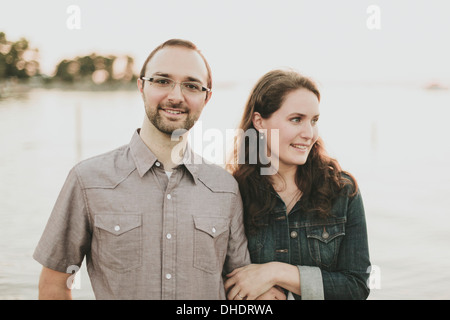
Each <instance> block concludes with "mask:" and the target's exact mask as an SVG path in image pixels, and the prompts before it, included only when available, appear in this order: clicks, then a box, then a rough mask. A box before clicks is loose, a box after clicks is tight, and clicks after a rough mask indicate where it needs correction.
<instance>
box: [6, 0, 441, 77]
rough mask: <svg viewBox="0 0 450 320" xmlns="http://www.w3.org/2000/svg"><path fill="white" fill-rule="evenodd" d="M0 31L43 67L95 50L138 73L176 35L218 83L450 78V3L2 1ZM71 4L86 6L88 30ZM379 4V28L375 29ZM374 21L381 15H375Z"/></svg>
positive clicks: (82, 14) (434, 0) (83, 9)
mask: <svg viewBox="0 0 450 320" xmlns="http://www.w3.org/2000/svg"><path fill="white" fill-rule="evenodd" d="M0 4H1V5H0V31H3V32H5V33H6V36H7V38H8V40H11V41H16V40H18V39H19V38H20V37H25V38H27V39H28V40H29V41H30V44H31V47H36V48H38V49H39V50H40V56H41V57H40V64H41V70H42V71H43V72H44V73H48V74H50V73H52V72H53V70H54V67H55V66H56V64H57V63H58V62H59V61H60V60H62V59H63V58H74V57H76V56H77V55H87V54H90V53H91V52H98V53H100V54H116V55H120V54H128V55H131V56H133V57H134V58H135V62H136V72H137V71H138V70H139V69H140V67H141V65H142V63H143V62H144V60H145V58H146V57H147V55H148V54H149V52H150V51H151V50H152V49H153V48H154V47H156V46H157V45H159V44H160V43H162V42H164V41H165V40H167V39H170V38H184V39H188V40H191V41H193V42H194V43H195V44H197V46H198V47H199V48H200V49H201V50H202V51H203V53H204V54H205V56H206V58H207V59H208V61H209V62H210V64H211V67H212V70H213V77H214V79H215V80H218V81H229V80H233V79H252V80H253V79H256V78H259V76H261V75H262V74H264V73H265V72H267V71H269V70H271V69H273V68H277V67H292V68H295V69H297V70H298V71H300V72H303V73H305V74H307V75H309V76H313V77H314V78H316V79H318V80H320V81H328V80H334V81H336V80H337V81H341V80H342V81H376V82H404V81H406V82H416V83H426V82H429V81H440V82H443V83H444V84H447V85H449V84H450V61H449V57H450V40H449V39H450V19H449V18H448V16H449V14H450V1H448V0H395V1H393V0H383V1H381V0H370V1H368V0H344V1H334V0H322V1H320V0H319V1H300V0H292V1H287V0H281V1H267V0H258V1H256V0H208V1H207V0H194V1H178V0H171V1H162V0H161V1H138V0H128V1H112V0H108V1H106V0H95V1H88V0H83V1H81V0H70V1H68V0H58V1H54V0H40V1H31V0H27V1H10V0H8V1H5V0H0ZM70 5H76V6H78V8H79V9H80V11H79V13H80V14H79V18H80V20H79V21H80V29H69V28H68V27H67V21H68V20H69V19H70V21H72V22H73V21H74V20H73V19H72V18H73V16H71V13H67V9H68V7H69V6H70ZM370 5H376V6H377V7H378V8H379V16H378V18H379V19H378V22H379V26H380V29H373V30H370V29H369V28H368V27H367V21H368V19H370V18H371V17H373V13H368V12H367V9H368V7H369V6H370ZM372 21H373V20H372Z"/></svg>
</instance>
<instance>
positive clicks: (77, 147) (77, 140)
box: [75, 102, 82, 163]
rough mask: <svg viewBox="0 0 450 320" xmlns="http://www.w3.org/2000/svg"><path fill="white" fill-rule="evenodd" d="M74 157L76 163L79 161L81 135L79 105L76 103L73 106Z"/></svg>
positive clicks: (80, 155)
mask: <svg viewBox="0 0 450 320" xmlns="http://www.w3.org/2000/svg"><path fill="white" fill-rule="evenodd" d="M75 156H76V163H78V162H80V161H81V157H82V134H81V105H80V103H79V102H77V104H76V106H75Z"/></svg>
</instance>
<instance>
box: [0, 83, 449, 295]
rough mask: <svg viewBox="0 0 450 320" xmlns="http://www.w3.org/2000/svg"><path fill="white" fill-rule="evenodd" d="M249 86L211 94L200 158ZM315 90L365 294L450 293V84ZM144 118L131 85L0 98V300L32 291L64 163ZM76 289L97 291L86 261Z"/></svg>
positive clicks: (119, 140) (121, 140) (109, 142)
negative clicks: (355, 221)
mask: <svg viewBox="0 0 450 320" xmlns="http://www.w3.org/2000/svg"><path fill="white" fill-rule="evenodd" d="M251 86H252V84H237V85H235V86H230V87H223V88H217V89H216V90H215V92H214V95H213V99H212V100H211V101H210V103H209V104H208V105H207V106H206V108H205V110H204V112H203V114H202V117H201V119H200V120H201V121H202V122H201V129H202V130H198V129H199V128H200V126H198V125H196V127H195V128H196V129H197V131H196V132H195V135H194V136H195V139H197V140H195V141H196V142H197V143H196V144H195V145H194V149H196V150H197V151H198V152H205V155H208V154H209V153H208V152H206V151H207V150H209V149H208V145H211V141H212V140H210V139H209V140H208V137H209V136H208V133H211V132H212V133H216V134H217V132H222V133H223V138H224V139H225V136H226V134H225V131H226V130H227V129H234V128H235V127H236V125H237V124H238V122H239V118H240V115H241V112H242V107H243V105H244V104H245V100H246V98H247V93H248V92H249V90H250V89H251ZM322 95H323V99H322V103H321V113H322V115H321V120H320V122H319V125H320V131H321V135H322V136H323V137H324V140H325V142H326V145H327V148H328V150H329V152H330V154H331V155H332V156H334V157H336V158H337V159H338V160H339V161H340V163H341V165H342V166H343V168H344V169H346V170H348V171H350V172H351V173H352V174H354V175H355V176H356V178H357V179H358V182H359V184H360V187H361V191H362V194H363V198H364V202H365V208H366V215H367V223H368V232H369V245H370V254H371V261H372V263H373V264H374V265H375V267H376V268H375V273H374V275H373V280H374V281H373V283H372V286H373V287H374V289H372V292H371V295H370V296H369V299H450V289H448V287H449V284H450V250H449V249H448V248H449V244H450V240H449V237H448V232H449V231H450V230H449V229H450V227H449V225H450V209H449V208H450V197H449V185H450V172H449V170H448V169H447V168H448V163H449V162H450V145H449V144H448V143H447V142H446V139H447V138H448V137H450V126H449V125H448V124H447V119H449V118H450V92H448V91H426V90H423V89H421V88H416V87H402V86H381V85H380V86H363V85H338V84H326V85H323V88H322ZM143 116H144V112H143V107H142V102H141V98H140V96H139V94H138V93H137V92H134V91H119V92H71V91H57V90H43V89H35V90H33V91H31V92H29V93H28V94H25V95H23V96H21V97H19V98H16V99H8V100H3V101H1V100H0V147H1V153H0V299H36V298H37V294H38V293H37V284H38V279H39V273H40V270H41V266H40V265H39V264H38V263H37V262H36V261H34V260H33V259H32V257H31V256H32V254H33V251H34V248H35V246H36V244H37V242H38V240H39V238H40V236H41V233H42V231H43V228H44V226H45V224H46V222H47V219H48V216H49V214H50V211H51V210H52V207H53V205H54V202H55V200H56V197H57V195H58V193H59V191H60V188H61V186H62V184H63V182H64V180H65V178H66V176H67V173H68V171H69V170H70V168H71V167H72V166H73V165H74V164H75V163H76V162H77V161H79V160H80V159H85V158H87V157H90V156H93V155H97V154H99V153H102V152H106V151H109V150H111V149H113V148H116V147H118V146H120V145H123V144H126V143H128V142H129V140H130V139H131V136H132V134H133V131H134V130H135V129H136V128H137V127H140V125H141V123H142V119H143ZM77 119H80V121H78V124H77ZM213 129H218V130H219V131H217V130H216V131H213ZM77 132H78V133H77ZM194 136H193V140H194ZM199 137H200V139H199ZM201 137H203V139H201ZM216 137H217V135H216ZM223 144H224V146H225V147H226V141H225V140H224V141H223ZM212 160H217V159H212ZM79 287H80V288H79V289H74V290H73V297H74V298H75V299H93V298H94V296H93V293H92V289H91V286H90V283H89V278H88V275H87V273H86V270H85V266H83V268H82V271H81V284H80V285H79Z"/></svg>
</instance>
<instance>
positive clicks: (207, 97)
mask: <svg viewBox="0 0 450 320" xmlns="http://www.w3.org/2000/svg"><path fill="white" fill-rule="evenodd" d="M211 96H212V91H209V92H207V93H206V99H205V105H206V104H207V103H208V101H209V99H211Z"/></svg>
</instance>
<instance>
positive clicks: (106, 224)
mask: <svg viewBox="0 0 450 320" xmlns="http://www.w3.org/2000/svg"><path fill="white" fill-rule="evenodd" d="M141 224H142V219H141V215H140V214H97V215H95V218H94V225H95V226H96V227H97V228H100V229H103V230H105V231H108V232H109V233H112V234H114V235H116V236H119V235H121V234H123V233H125V232H128V231H130V230H133V229H134V228H137V227H140V226H141Z"/></svg>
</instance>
